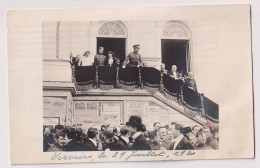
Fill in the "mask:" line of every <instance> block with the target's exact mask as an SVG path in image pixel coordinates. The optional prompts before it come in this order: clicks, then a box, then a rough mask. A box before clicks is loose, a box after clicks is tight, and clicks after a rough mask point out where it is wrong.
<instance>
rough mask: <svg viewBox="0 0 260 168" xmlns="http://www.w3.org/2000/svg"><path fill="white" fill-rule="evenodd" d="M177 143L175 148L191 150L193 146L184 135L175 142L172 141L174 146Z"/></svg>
mask: <svg viewBox="0 0 260 168" xmlns="http://www.w3.org/2000/svg"><path fill="white" fill-rule="evenodd" d="M175 145H177V147H176V148H175V150H193V149H194V146H193V145H192V144H191V143H190V142H189V140H188V139H187V138H186V137H183V138H182V140H181V141H180V142H179V143H178V144H176V143H174V145H173V146H174V147H175Z"/></svg>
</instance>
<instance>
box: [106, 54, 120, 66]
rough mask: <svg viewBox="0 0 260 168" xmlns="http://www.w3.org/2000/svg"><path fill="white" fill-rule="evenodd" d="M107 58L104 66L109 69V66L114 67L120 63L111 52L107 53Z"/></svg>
mask: <svg viewBox="0 0 260 168" xmlns="http://www.w3.org/2000/svg"><path fill="white" fill-rule="evenodd" d="M107 56H108V58H107V60H106V63H105V65H108V66H109V67H111V66H115V65H117V64H119V63H120V61H119V60H118V59H116V58H115V54H114V53H113V52H112V51H109V52H108V53H107Z"/></svg>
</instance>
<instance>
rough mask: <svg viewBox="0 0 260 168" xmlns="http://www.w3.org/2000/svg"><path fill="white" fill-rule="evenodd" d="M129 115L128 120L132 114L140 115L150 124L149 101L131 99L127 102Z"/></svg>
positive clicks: (145, 122)
mask: <svg viewBox="0 0 260 168" xmlns="http://www.w3.org/2000/svg"><path fill="white" fill-rule="evenodd" d="M126 110H127V116H126V121H128V119H129V117H130V116H134V115H136V116H139V117H141V118H142V121H143V123H144V124H146V125H148V124H149V102H148V101H147V102H145V101H139V102H138V101H129V102H126Z"/></svg>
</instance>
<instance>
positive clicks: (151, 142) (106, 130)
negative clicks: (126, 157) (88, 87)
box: [43, 116, 219, 152]
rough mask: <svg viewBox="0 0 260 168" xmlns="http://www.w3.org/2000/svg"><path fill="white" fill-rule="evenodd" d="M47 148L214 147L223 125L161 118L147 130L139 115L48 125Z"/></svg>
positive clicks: (101, 149) (155, 148) (44, 142)
mask: <svg viewBox="0 0 260 168" xmlns="http://www.w3.org/2000/svg"><path fill="white" fill-rule="evenodd" d="M43 129H44V130H43V134H44V135H43V137H44V139H43V147H44V149H43V151H44V152H56V151H128V150H214V149H218V148H219V147H218V144H219V128H218V125H214V124H213V123H206V124H205V125H204V126H198V125H193V126H192V127H184V126H183V125H182V124H180V123H177V122H171V123H170V124H169V125H168V124H167V125H164V126H162V125H161V124H160V122H155V123H154V124H153V129H151V130H147V129H146V125H144V124H143V123H142V118H141V117H139V116H131V117H130V118H129V121H128V122H126V123H125V124H120V125H117V126H114V127H112V126H110V125H101V126H100V125H98V126H93V127H89V128H86V129H85V128H84V129H83V128H82V127H75V126H63V125H56V126H55V127H54V126H44V127H43Z"/></svg>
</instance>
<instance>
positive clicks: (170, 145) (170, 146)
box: [161, 139, 173, 150]
mask: <svg viewBox="0 0 260 168" xmlns="http://www.w3.org/2000/svg"><path fill="white" fill-rule="evenodd" d="M161 146H162V147H164V148H165V149H166V150H173V143H172V141H170V140H169V139H166V140H165V141H164V142H163V143H162V144H161Z"/></svg>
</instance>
